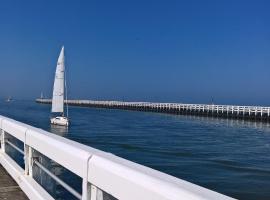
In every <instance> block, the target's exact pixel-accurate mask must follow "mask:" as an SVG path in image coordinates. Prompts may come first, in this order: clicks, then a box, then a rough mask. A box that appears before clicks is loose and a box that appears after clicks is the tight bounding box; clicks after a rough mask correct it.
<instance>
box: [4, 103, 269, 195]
mask: <svg viewBox="0 0 270 200" xmlns="http://www.w3.org/2000/svg"><path fill="white" fill-rule="evenodd" d="M69 114H70V119H71V126H70V127H69V128H68V129H65V128H61V127H57V126H51V125H50V123H49V117H50V105H42V104H37V103H35V102H34V101H19V100H17V101H16V100H15V101H12V102H9V103H8V102H1V103H0V115H3V116H7V117H10V118H13V119H15V120H18V121H21V122H24V123H27V124H30V125H33V126H35V127H39V128H42V129H44V130H47V131H50V132H52V133H54V134H57V135H60V136H63V137H66V138H69V139H71V140H74V141H77V142H80V143H83V144H86V145H89V146H91V147H94V148H97V149H100V150H103V151H107V152H111V153H113V154H115V155H117V156H120V157H123V158H126V159H128V160H131V161H134V162H136V163H139V164H142V165H145V166H148V167H151V168H153V169H156V170H159V171H162V172H165V173H167V174H170V175H173V176H176V177H178V178H181V179H184V180H187V181H189V182H192V183H195V184H198V185H200V186H203V187H206V188H209V189H211V190H214V191H217V192H220V193H222V194H225V195H229V196H231V197H235V198H238V199H254V200H255V199H270V189H269V188H270V125H269V124H267V123H263V122H251V121H243V120H232V119H218V118H207V117H194V116H181V115H170V114H160V113H147V112H137V111H126V110H109V109H97V108H81V107H70V110H69ZM67 159H68V158H67ZM44 163H47V167H48V168H50V169H51V170H52V171H53V172H54V173H55V174H57V175H60V176H61V177H62V178H63V179H66V180H65V181H66V182H68V183H70V184H71V185H72V186H73V187H74V188H77V190H78V191H79V192H80V191H81V185H80V184H81V180H80V178H78V177H75V175H74V176H72V175H70V176H66V174H67V173H68V174H70V173H69V172H66V171H65V170H64V169H63V168H61V166H59V165H57V164H55V163H53V162H50V161H48V159H47V158H44V162H43V164H44ZM45 165H46V164H45ZM36 177H37V178H36V179H37V181H38V182H39V183H40V184H42V185H44V186H45V187H47V188H46V189H47V190H48V191H49V192H50V193H51V194H52V195H53V196H54V197H56V198H57V199H72V195H71V196H68V194H66V192H65V190H63V188H61V186H59V185H57V184H50V182H52V180H51V179H50V178H49V177H48V176H46V174H44V173H42V172H41V171H40V170H36ZM67 177H72V178H67Z"/></svg>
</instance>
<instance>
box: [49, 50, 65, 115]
mask: <svg viewBox="0 0 270 200" xmlns="http://www.w3.org/2000/svg"><path fill="white" fill-rule="evenodd" d="M64 79H65V55H64V47H62V50H61V52H60V55H59V58H58V61H57V67H56V72H55V79H54V85H53V97H52V112H55V113H63V112H64V87H65V84H64V82H65V80H64Z"/></svg>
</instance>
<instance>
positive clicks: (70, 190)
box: [34, 160, 82, 199]
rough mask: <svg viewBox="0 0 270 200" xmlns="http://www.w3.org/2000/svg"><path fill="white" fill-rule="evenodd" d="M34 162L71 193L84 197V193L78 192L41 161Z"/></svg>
mask: <svg viewBox="0 0 270 200" xmlns="http://www.w3.org/2000/svg"><path fill="white" fill-rule="evenodd" d="M34 163H35V164H36V165H37V166H38V167H39V168H40V169H41V170H43V171H44V172H45V173H46V174H48V175H49V176H50V177H51V178H52V179H53V180H55V181H56V182H57V183H59V184H60V185H61V186H62V187H64V188H65V189H66V190H67V191H69V192H70V193H71V194H73V195H74V196H75V197H76V198H77V199H82V195H81V194H80V193H78V192H77V191H76V190H74V189H73V188H72V187H70V186H69V185H68V184H67V183H65V182H64V181H62V180H61V179H60V178H58V177H57V176H56V175H54V174H53V173H52V172H50V171H49V170H48V169H47V168H45V167H44V166H43V165H42V164H41V163H40V162H38V161H37V160H34Z"/></svg>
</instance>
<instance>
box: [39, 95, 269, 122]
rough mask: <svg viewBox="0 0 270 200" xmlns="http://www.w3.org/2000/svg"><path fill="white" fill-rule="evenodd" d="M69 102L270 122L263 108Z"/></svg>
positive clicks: (46, 102) (45, 102)
mask: <svg viewBox="0 0 270 200" xmlns="http://www.w3.org/2000/svg"><path fill="white" fill-rule="evenodd" d="M36 102H37V103H44V104H50V103H51V99H36ZM67 102H68V104H69V105H73V106H84V107H98V108H111V109H125V110H137V111H148V112H160V113H172V114H184V115H202V116H213V117H227V118H240V119H252V120H265V121H268V120H270V107H262V106H235V105H214V104H211V105H208V104H182V103H153V102H124V101H93V100H68V101H67Z"/></svg>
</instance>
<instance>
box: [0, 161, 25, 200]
mask: <svg viewBox="0 0 270 200" xmlns="http://www.w3.org/2000/svg"><path fill="white" fill-rule="evenodd" d="M4 199H5V200H14V199H16V200H27V199H28V198H27V197H26V195H25V194H24V193H23V192H22V190H21V189H20V187H19V186H18V184H17V183H16V182H15V181H14V180H13V179H12V178H11V176H10V175H9V174H8V173H7V171H6V170H5V169H4V168H3V167H2V166H1V165H0V200H4Z"/></svg>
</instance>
